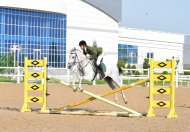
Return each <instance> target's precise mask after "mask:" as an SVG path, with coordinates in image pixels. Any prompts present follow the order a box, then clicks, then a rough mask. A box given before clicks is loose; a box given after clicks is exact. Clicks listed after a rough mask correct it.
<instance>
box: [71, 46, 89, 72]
mask: <svg viewBox="0 0 190 132" xmlns="http://www.w3.org/2000/svg"><path fill="white" fill-rule="evenodd" d="M76 51H79V52H81V51H80V50H78V49H73V50H72V51H71V53H70V54H71V55H74V56H73V57H72V59H74V61H73V62H69V63H68V68H69V69H70V68H72V67H74V66H75V65H77V69H74V70H73V72H74V71H75V70H79V72H82V70H83V69H84V68H85V67H86V66H87V65H88V64H91V63H90V61H88V62H87V63H86V64H85V65H84V66H83V65H82V62H83V61H85V60H87V58H86V57H85V58H84V59H82V60H80V59H79V57H78V54H77V52H76ZM91 65H92V64H91Z"/></svg>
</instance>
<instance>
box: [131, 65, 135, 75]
mask: <svg viewBox="0 0 190 132" xmlns="http://www.w3.org/2000/svg"><path fill="white" fill-rule="evenodd" d="M131 69H136V66H135V65H132V66H131ZM132 73H133V74H135V70H133V71H132Z"/></svg>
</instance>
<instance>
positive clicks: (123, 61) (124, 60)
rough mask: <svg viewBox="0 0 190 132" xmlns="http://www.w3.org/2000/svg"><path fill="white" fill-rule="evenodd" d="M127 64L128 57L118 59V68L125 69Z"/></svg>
mask: <svg viewBox="0 0 190 132" xmlns="http://www.w3.org/2000/svg"><path fill="white" fill-rule="evenodd" d="M126 63H127V58H126V57H122V58H119V59H118V63H117V66H118V67H120V68H121V67H122V68H125V64H126Z"/></svg>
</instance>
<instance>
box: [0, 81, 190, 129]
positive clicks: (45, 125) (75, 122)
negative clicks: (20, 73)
mask: <svg viewBox="0 0 190 132" xmlns="http://www.w3.org/2000/svg"><path fill="white" fill-rule="evenodd" d="M83 87H84V88H85V89H86V90H88V91H91V92H93V93H96V94H100V93H102V92H104V91H107V90H110V89H109V88H108V86H88V85H85V86H83ZM48 91H49V92H48V93H49V94H50V96H48V107H49V108H51V109H53V108H59V107H62V106H65V105H67V104H69V103H73V102H75V101H77V100H80V99H85V98H86V97H88V96H86V95H84V94H82V93H78V92H77V93H74V92H73V91H72V90H70V89H68V88H66V87H64V86H63V85H60V84H48ZM125 93H126V95H127V98H128V101H129V102H128V104H127V105H126V106H127V107H129V108H131V109H134V110H136V111H139V112H147V111H148V105H149V103H148V99H147V98H146V97H147V96H148V88H140V87H136V88H131V89H128V90H125ZM118 97H119V99H120V103H121V104H123V101H122V98H121V95H120V94H118ZM106 98H107V99H109V100H114V97H113V95H110V96H108V97H106ZM22 105H23V84H11V83H0V117H1V119H0V131H1V132H5V131H10V132H11V131H14V132H28V131H29V132H30V131H31V132H34V131H35V132H38V131H44V132H49V131H50V132H59V131H60V132H62V131H66V132H79V131H80V132H90V131H93V132H115V131H116V132H126V131H128V132H189V131H190V88H177V89H176V112H177V115H178V118H175V119H167V118H165V116H166V115H167V114H168V112H169V111H168V110H167V109H164V110H163V109H156V111H155V112H156V114H157V117H153V118H147V117H142V118H129V117H111V116H73V115H58V114H39V113H38V112H37V110H39V109H40V108H41V105H40V104H39V105H34V104H31V105H30V106H31V108H32V110H33V112H31V113H20V112H19V110H20V109H21V107H22ZM124 105H125V104H124ZM76 108H78V109H90V110H109V111H120V110H119V109H117V108H114V107H113V106H110V105H108V104H105V103H104V102H101V101H98V100H95V101H93V102H89V103H87V104H83V105H81V106H78V107H76Z"/></svg>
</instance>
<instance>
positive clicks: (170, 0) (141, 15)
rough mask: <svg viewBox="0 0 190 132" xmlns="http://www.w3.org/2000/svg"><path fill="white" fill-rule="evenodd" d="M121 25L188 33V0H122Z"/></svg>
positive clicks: (189, 0) (189, 1) (189, 2)
mask: <svg viewBox="0 0 190 132" xmlns="http://www.w3.org/2000/svg"><path fill="white" fill-rule="evenodd" d="M121 25H122V26H125V27H129V28H137V29H146V30H156V31H163V32H172V33H180V34H186V35H190V0H123V6H122V23H121Z"/></svg>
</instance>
